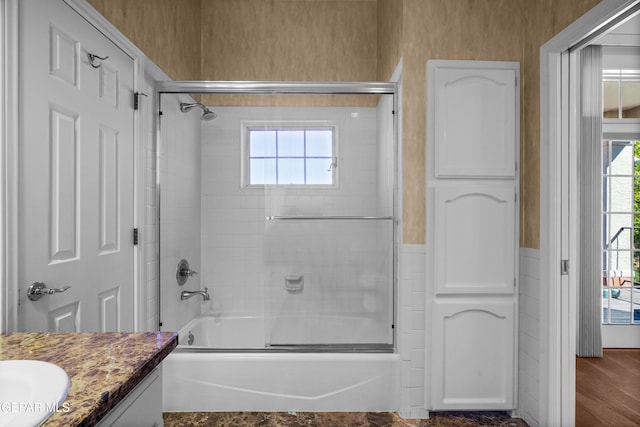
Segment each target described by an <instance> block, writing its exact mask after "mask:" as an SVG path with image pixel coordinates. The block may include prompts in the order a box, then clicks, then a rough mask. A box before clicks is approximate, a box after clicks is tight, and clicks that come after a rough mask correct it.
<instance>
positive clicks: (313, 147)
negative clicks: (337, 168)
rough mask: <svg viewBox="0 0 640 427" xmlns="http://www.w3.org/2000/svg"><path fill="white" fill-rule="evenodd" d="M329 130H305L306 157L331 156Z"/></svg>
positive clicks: (331, 142) (331, 143) (330, 133)
mask: <svg viewBox="0 0 640 427" xmlns="http://www.w3.org/2000/svg"><path fill="white" fill-rule="evenodd" d="M332 133H333V132H331V131H330V130H310V131H307V156H308V157H332V156H333V153H332V152H331V151H332V150H331V148H332V145H333V141H331V139H332V138H331V135H332Z"/></svg>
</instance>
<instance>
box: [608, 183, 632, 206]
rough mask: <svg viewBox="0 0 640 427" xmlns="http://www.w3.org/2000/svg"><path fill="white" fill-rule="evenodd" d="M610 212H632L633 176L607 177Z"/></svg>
mask: <svg viewBox="0 0 640 427" xmlns="http://www.w3.org/2000/svg"><path fill="white" fill-rule="evenodd" d="M609 192H610V193H609V206H608V207H607V210H608V211H610V212H633V178H632V177H628V178H622V177H610V178H609Z"/></svg>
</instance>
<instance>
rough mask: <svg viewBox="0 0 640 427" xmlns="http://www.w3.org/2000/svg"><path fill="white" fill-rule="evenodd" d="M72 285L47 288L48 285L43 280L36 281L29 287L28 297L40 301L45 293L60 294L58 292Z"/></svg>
mask: <svg viewBox="0 0 640 427" xmlns="http://www.w3.org/2000/svg"><path fill="white" fill-rule="evenodd" d="M70 287H71V286H65V287H63V288H50V289H47V285H45V284H44V283H42V282H34V283H32V284H31V286H29V289H27V297H28V298H29V299H30V300H31V301H38V300H39V299H40V298H42V297H43V296H44V295H53V294H58V293H61V292H64V291H66V290H67V289H69V288H70Z"/></svg>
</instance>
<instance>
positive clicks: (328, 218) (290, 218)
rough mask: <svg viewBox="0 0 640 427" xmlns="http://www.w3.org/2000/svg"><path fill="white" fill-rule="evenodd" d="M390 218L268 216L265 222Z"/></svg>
mask: <svg viewBox="0 0 640 427" xmlns="http://www.w3.org/2000/svg"><path fill="white" fill-rule="evenodd" d="M392 219H393V217H392V216H268V217H267V221H274V220H301V221H316V220H333V221H343V220H356V221H358V220H368V221H390V220H392Z"/></svg>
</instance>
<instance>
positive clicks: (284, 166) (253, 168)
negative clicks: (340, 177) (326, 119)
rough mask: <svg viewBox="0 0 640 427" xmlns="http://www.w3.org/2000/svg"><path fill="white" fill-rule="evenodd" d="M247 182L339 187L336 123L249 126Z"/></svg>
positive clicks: (247, 129) (247, 135)
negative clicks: (326, 124) (337, 179)
mask: <svg viewBox="0 0 640 427" xmlns="http://www.w3.org/2000/svg"><path fill="white" fill-rule="evenodd" d="M245 131H246V134H245V140H246V142H245V143H246V146H245V148H244V149H245V153H246V156H245V157H246V160H245V161H246V173H245V177H244V179H245V183H246V184H247V185H249V186H255V185H292V186H335V185H336V184H337V182H336V167H337V160H336V159H337V155H336V135H335V134H336V132H335V126H299V125H298V126H295V127H292V126H282V125H279V126H278V127H271V126H247V127H246V130H245Z"/></svg>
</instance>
